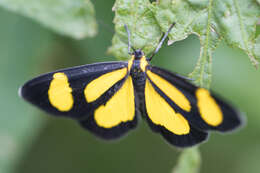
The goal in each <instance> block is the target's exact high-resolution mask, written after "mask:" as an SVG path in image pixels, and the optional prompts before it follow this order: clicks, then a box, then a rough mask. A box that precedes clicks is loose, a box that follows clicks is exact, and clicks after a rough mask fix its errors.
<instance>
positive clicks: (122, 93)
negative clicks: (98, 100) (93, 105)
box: [94, 76, 135, 128]
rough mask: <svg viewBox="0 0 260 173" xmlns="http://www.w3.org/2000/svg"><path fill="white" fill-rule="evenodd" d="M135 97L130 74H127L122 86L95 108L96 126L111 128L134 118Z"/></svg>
mask: <svg viewBox="0 0 260 173" xmlns="http://www.w3.org/2000/svg"><path fill="white" fill-rule="evenodd" d="M134 116H135V98H134V87H133V82H132V78H131V76H129V77H128V78H127V79H126V81H125V83H124V84H123V86H122V87H121V88H120V89H119V90H118V91H117V92H116V93H115V95H113V96H112V98H110V100H108V101H107V102H106V104H105V105H101V106H100V107H98V108H97V109H96V110H95V113H94V119H95V121H96V123H97V125H98V126H100V127H104V128H112V127H115V126H117V125H119V124H120V123H121V122H127V121H131V120H133V119H134Z"/></svg>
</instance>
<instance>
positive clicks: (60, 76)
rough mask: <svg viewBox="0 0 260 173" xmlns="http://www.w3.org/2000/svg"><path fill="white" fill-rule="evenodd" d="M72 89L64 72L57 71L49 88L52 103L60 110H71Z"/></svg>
mask: <svg viewBox="0 0 260 173" xmlns="http://www.w3.org/2000/svg"><path fill="white" fill-rule="evenodd" d="M71 92H72V89H71V88H70V86H69V82H68V77H67V76H66V75H65V74H64V73H60V72H59V73H55V74H54V75H53V79H52V81H51V83H50V87H49V90H48V96H49V101H50V103H51V105H52V106H53V107H55V108H57V109H58V110H59V111H69V110H70V109H71V108H72V106H73V97H72V94H71Z"/></svg>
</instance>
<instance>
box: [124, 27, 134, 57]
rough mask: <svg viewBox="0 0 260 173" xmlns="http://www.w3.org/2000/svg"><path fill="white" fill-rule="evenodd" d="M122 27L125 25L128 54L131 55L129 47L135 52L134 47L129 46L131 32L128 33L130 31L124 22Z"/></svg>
mask: <svg viewBox="0 0 260 173" xmlns="http://www.w3.org/2000/svg"><path fill="white" fill-rule="evenodd" d="M124 27H125V30H126V32H127V37H128V54H129V55H132V52H131V48H132V49H133V51H134V52H135V49H134V48H133V47H132V46H131V41H130V37H131V34H130V31H129V29H128V27H127V25H126V24H124Z"/></svg>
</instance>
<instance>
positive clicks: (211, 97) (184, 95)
mask: <svg viewBox="0 0 260 173" xmlns="http://www.w3.org/2000/svg"><path fill="white" fill-rule="evenodd" d="M147 77H148V79H149V81H150V82H151V83H152V85H153V87H154V88H155V90H156V91H157V92H158V93H159V94H160V96H161V97H163V98H164V99H165V100H167V103H168V104H169V105H170V106H171V107H172V108H173V109H174V110H175V112H177V113H180V114H181V115H183V116H184V117H185V118H186V119H187V120H188V122H189V123H190V124H191V125H192V126H193V127H195V128H197V129H200V130H203V131H205V130H217V131H221V132H225V131H230V130H233V129H235V128H237V127H238V126H239V125H240V124H241V120H240V116H239V113H238V111H236V110H235V109H234V108H233V107H232V106H230V105H229V104H228V103H227V102H225V101H224V100H223V99H220V98H219V97H217V96H216V95H215V94H212V93H211V92H210V91H208V90H206V89H204V88H199V87H196V86H194V85H193V84H191V83H189V82H187V81H186V80H185V79H183V78H181V77H179V76H176V75H175V74H173V73H171V72H169V71H167V70H164V69H161V68H158V67H149V68H148V69H147Z"/></svg>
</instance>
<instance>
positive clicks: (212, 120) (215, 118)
mask: <svg viewBox="0 0 260 173" xmlns="http://www.w3.org/2000/svg"><path fill="white" fill-rule="evenodd" d="M196 97H197V100H198V103H197V104H198V108H199V111H200V114H201V117H202V119H203V120H204V121H205V122H206V123H208V124H209V125H212V126H218V125H219V124H221V123H222V121H223V114H222V111H221V109H220V107H219V106H218V104H217V103H216V101H215V99H214V98H213V97H212V96H211V95H210V93H209V91H208V90H206V89H204V88H199V89H197V91H196Z"/></svg>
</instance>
